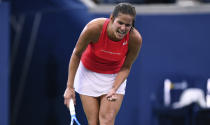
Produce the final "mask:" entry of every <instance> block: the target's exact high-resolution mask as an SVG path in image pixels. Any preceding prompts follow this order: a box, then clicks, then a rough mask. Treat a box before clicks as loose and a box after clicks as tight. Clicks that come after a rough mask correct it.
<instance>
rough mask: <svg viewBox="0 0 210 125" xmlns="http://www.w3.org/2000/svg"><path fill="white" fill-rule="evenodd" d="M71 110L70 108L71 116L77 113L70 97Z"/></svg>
mask: <svg viewBox="0 0 210 125" xmlns="http://www.w3.org/2000/svg"><path fill="white" fill-rule="evenodd" d="M69 110H70V114H71V116H73V115H76V112H75V107H74V101H73V99H70V102H69Z"/></svg>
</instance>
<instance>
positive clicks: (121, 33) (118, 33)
mask: <svg viewBox="0 0 210 125" xmlns="http://www.w3.org/2000/svg"><path fill="white" fill-rule="evenodd" d="M125 34H126V32H125V31H120V30H118V31H117V35H118V36H119V37H124V36H125Z"/></svg>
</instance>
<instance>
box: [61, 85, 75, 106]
mask: <svg viewBox="0 0 210 125" xmlns="http://www.w3.org/2000/svg"><path fill="white" fill-rule="evenodd" d="M63 97H64V104H65V105H66V106H67V107H68V108H69V102H70V99H73V101H74V104H76V98H75V91H74V88H69V87H67V88H66V90H65V92H64V95H63Z"/></svg>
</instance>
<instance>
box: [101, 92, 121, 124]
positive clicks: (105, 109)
mask: <svg viewBox="0 0 210 125" xmlns="http://www.w3.org/2000/svg"><path fill="white" fill-rule="evenodd" d="M123 97H124V95H122V94H117V100H116V101H108V100H107V98H106V95H104V96H102V97H101V100H100V109H99V119H100V122H101V120H108V121H112V122H114V120H115V117H116V115H117V113H118V111H119V110H120V107H121V104H122V101H123Z"/></svg>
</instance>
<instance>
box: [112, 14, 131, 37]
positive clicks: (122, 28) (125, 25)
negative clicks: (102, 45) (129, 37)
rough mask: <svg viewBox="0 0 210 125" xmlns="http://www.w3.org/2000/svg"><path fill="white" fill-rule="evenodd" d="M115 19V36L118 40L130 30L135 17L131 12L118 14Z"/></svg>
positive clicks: (113, 28)
mask: <svg viewBox="0 0 210 125" xmlns="http://www.w3.org/2000/svg"><path fill="white" fill-rule="evenodd" d="M113 19H114V20H113V24H112V30H113V31H112V32H113V35H114V36H113V37H114V38H115V39H117V40H121V39H123V37H124V36H125V35H126V34H127V33H128V32H129V31H130V29H131V27H132V23H133V20H134V17H133V16H131V15H129V14H122V13H119V14H118V16H117V17H116V18H113Z"/></svg>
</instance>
